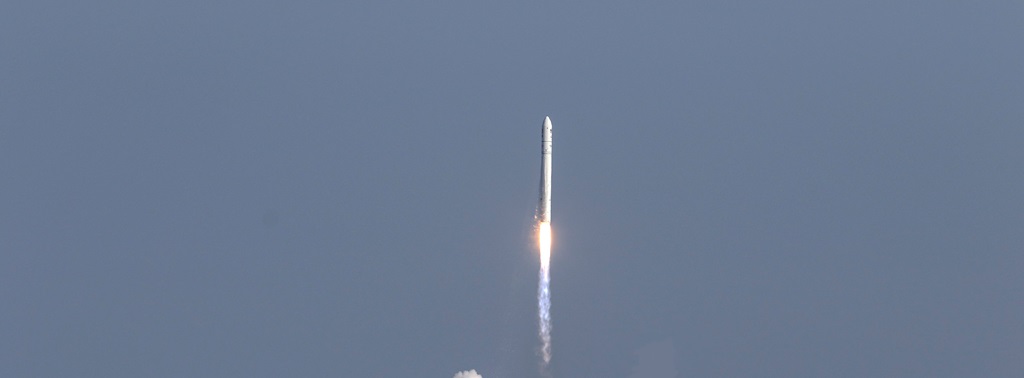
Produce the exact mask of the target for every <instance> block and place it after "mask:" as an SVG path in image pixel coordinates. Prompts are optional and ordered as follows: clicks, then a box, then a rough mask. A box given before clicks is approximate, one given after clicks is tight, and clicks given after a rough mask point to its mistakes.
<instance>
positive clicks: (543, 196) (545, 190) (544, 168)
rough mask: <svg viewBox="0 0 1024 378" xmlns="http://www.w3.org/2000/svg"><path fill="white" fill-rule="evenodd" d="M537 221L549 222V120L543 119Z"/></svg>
mask: <svg viewBox="0 0 1024 378" xmlns="http://www.w3.org/2000/svg"><path fill="white" fill-rule="evenodd" d="M537 219H538V220H539V221H541V222H545V223H547V222H551V118H548V117H544V126H543V127H542V128H541V134H540V205H539V209H538V211H537Z"/></svg>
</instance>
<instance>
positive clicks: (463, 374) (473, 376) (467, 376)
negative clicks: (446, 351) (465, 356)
mask: <svg viewBox="0 0 1024 378" xmlns="http://www.w3.org/2000/svg"><path fill="white" fill-rule="evenodd" d="M452 378H483V376H481V375H480V374H477V372H476V370H468V371H460V372H458V373H455V376H454V377H452Z"/></svg>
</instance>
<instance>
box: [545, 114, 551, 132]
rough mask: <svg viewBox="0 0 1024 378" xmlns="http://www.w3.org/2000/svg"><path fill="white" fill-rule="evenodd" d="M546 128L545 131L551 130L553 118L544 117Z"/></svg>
mask: <svg viewBox="0 0 1024 378" xmlns="http://www.w3.org/2000/svg"><path fill="white" fill-rule="evenodd" d="M544 128H545V129H550V128H551V117H548V116H544Z"/></svg>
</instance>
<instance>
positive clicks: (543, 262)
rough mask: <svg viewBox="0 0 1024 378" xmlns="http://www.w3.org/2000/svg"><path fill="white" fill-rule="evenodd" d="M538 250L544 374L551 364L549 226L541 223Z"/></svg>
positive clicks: (538, 304) (538, 289)
mask: <svg viewBox="0 0 1024 378" xmlns="http://www.w3.org/2000/svg"><path fill="white" fill-rule="evenodd" d="M538 231H539V232H538V238H537V239H538V243H537V244H538V247H539V249H540V280H539V282H538V284H537V310H538V312H539V313H538V318H539V323H540V332H539V336H540V343H541V345H540V354H541V359H542V361H541V371H542V372H544V373H546V371H547V367H548V364H549V363H551V289H550V286H551V275H550V272H549V271H550V270H549V268H550V267H551V224H550V223H548V222H541V223H540V229H539V230H538Z"/></svg>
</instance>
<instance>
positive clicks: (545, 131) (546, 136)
mask: <svg viewBox="0 0 1024 378" xmlns="http://www.w3.org/2000/svg"><path fill="white" fill-rule="evenodd" d="M540 136H541V137H540V140H541V141H543V142H547V143H550V142H551V117H546V116H545V117H544V127H542V128H541V129H540Z"/></svg>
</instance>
